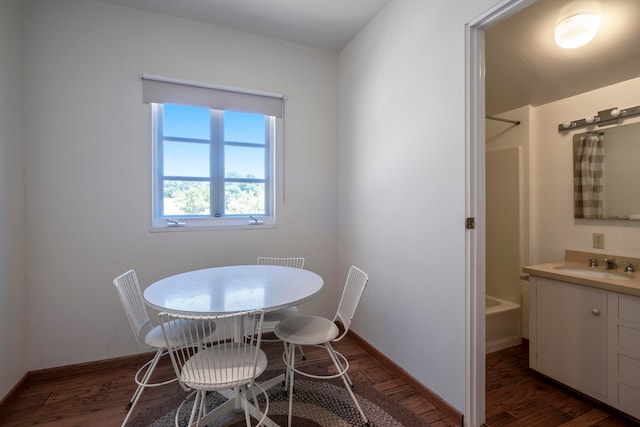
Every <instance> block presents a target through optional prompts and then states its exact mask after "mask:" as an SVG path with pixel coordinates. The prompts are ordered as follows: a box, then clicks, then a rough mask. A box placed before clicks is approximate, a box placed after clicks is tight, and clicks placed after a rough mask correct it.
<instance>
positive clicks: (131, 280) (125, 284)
mask: <svg viewBox="0 0 640 427" xmlns="http://www.w3.org/2000/svg"><path fill="white" fill-rule="evenodd" d="M113 284H114V285H115V286H116V290H117V291H118V296H119V297H120V301H121V302H122V306H123V307H124V310H125V313H126V314H127V319H128V320H129V324H130V325H131V329H132V330H133V335H134V336H135V338H136V340H137V341H138V343H139V344H140V345H142V346H143V347H147V348H155V349H156V354H155V355H154V356H153V358H152V359H151V360H149V361H148V362H147V363H145V364H144V365H142V366H141V367H140V369H138V372H136V375H135V381H136V384H138V388H137V389H136V391H135V393H133V396H131V400H130V401H129V403H128V404H127V411H128V413H127V416H126V417H125V419H124V421H123V422H122V425H123V426H124V425H126V424H127V421H128V420H129V417H130V416H131V414H132V413H134V409H135V406H136V404H137V403H138V400H139V399H140V396H141V395H142V392H143V391H144V389H145V388H149V387H159V386H162V385H165V384H169V383H172V382H174V381H176V380H177V378H172V379H170V380H166V381H161V382H157V383H151V382H149V381H150V379H151V375H152V374H153V371H154V370H155V368H156V365H157V364H158V362H159V361H160V358H161V357H162V356H163V355H165V354H167V347H166V340H165V337H164V336H163V334H162V329H161V328H160V326H159V325H156V326H154V325H153V324H152V323H151V320H150V319H149V315H148V313H147V310H146V306H145V303H144V298H143V296H142V290H141V289H140V284H139V282H138V277H137V275H136V272H135V271H134V270H129V271H127V272H126V273H123V274H121V275H120V276H118V277H116V278H115V279H114V280H113ZM195 326H197V324H195V323H193V322H179V323H176V328H177V329H181V330H183V331H191V330H193V329H194V328H195ZM211 327H212V328H213V329H215V325H211ZM142 372H144V375H143V376H142V379H141V378H140V375H141V374H142Z"/></svg>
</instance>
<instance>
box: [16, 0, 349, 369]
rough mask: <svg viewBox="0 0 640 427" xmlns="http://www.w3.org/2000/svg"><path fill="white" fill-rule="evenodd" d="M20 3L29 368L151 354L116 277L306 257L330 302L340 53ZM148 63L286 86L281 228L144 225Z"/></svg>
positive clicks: (165, 21) (88, 6)
mask: <svg viewBox="0 0 640 427" xmlns="http://www.w3.org/2000/svg"><path fill="white" fill-rule="evenodd" d="M25 3H26V10H25V17H26V19H25V22H26V24H25V25H26V28H25V30H26V31H25V40H26V45H25V88H26V89H25V117H26V118H27V119H26V123H25V124H26V126H25V128H26V130H25V139H26V163H27V181H26V200H27V205H28V211H27V221H28V230H27V234H28V236H27V242H28V247H29V251H28V268H27V280H28V291H29V310H28V315H29V330H28V334H27V335H28V340H29V357H28V366H27V368H28V369H29V370H33V369H39V368H47V367H51V366H60V365H66V364H72V363H76V362H83V361H90V360H98V359H105V358H108V357H115V356H121V355H125V354H131V353H133V352H136V351H141V350H142V349H140V348H139V347H138V346H137V345H136V344H135V341H134V340H133V337H132V334H131V331H130V329H129V325H128V323H127V320H126V318H125V316H124V311H123V309H122V307H121V305H120V301H119V300H118V298H117V296H116V292H115V290H114V288H113V284H112V280H113V278H114V277H115V276H116V275H118V274H119V273H121V272H123V271H125V270H126V269H128V268H135V269H136V270H137V272H138V276H139V278H140V281H141V284H142V285H143V286H146V285H148V284H149V283H151V282H153V281H155V280H157V279H160V278H162V277H164V276H167V275H170V274H174V273H178V272H183V271H186V270H190V269H195V268H202V267H207V266H216V265H225V264H241V263H255V260H256V257H257V256H258V255H275V256H304V257H306V263H305V267H306V268H308V269H310V270H313V271H316V272H317V273H319V274H320V275H322V276H323V277H324V279H325V284H326V285H325V289H324V291H323V293H322V295H321V296H319V297H318V298H315V299H314V300H313V301H310V302H309V303H307V305H306V306H305V308H306V309H307V310H310V311H314V312H319V313H321V314H327V315H328V314H331V313H332V312H333V310H335V305H336V304H337V299H338V297H339V291H340V290H341V287H342V285H343V283H344V282H343V280H344V276H343V275H342V271H339V272H338V271H336V264H337V255H336V251H335V248H336V246H337V225H336V216H337V200H336V193H337V185H338V167H337V164H336V158H337V144H338V140H337V131H338V125H337V117H338V115H337V105H338V55H337V54H335V53H331V52H327V51H322V50H316V49H310V48H305V47H301V46H297V45H293V44H288V43H284V42H279V41H275V40H271V39H266V38H259V37H254V36H250V35H247V34H242V33H237V32H231V31H227V30H223V29H219V28H215V27H212V26H207V25H204V24H198V23H195V22H189V21H186V20H181V19H177V18H170V17H166V16H163V15H159V14H153V13H149V12H143V11H138V10H134V9H129V8H126V7H121V6H115V5H112V4H107V3H102V2H98V1H94V0H29V1H27V2H25ZM143 72H144V73H151V74H158V75H164V76H170V77H177V78H182V79H187V80H195V81H201V82H208V83H215V84H221V85H228V86H235V87H244V88H249V89H256V90H263V91H269V92H283V93H285V94H286V96H287V100H286V118H285V141H286V202H285V203H283V202H282V198H281V197H280V198H279V204H278V221H279V225H280V226H279V228H277V229H265V230H258V231H207V232H180V233H150V232H149V226H150V215H151V214H150V212H151V207H150V188H151V182H150V179H151V172H150V155H151V146H150V144H151V142H150V132H149V131H150V112H149V106H148V105H146V104H143V103H142V91H141V82H140V78H139V75H140V74H141V73H143Z"/></svg>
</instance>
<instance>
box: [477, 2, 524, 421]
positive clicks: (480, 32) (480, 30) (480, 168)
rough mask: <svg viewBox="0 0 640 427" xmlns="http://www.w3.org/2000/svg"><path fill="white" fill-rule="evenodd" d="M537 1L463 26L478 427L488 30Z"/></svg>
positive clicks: (502, 7)
mask: <svg viewBox="0 0 640 427" xmlns="http://www.w3.org/2000/svg"><path fill="white" fill-rule="evenodd" d="M535 1H536V0H502V1H501V2H500V3H498V4H497V5H495V6H493V7H492V8H491V9H489V10H487V11H486V12H484V13H483V14H481V15H480V16H478V17H477V18H475V19H473V20H472V21H470V22H469V23H468V24H467V25H466V26H465V59H466V61H465V81H466V85H465V86H466V88H465V103H466V110H467V114H466V117H465V122H466V125H465V129H466V137H465V140H466V142H465V163H466V164H465V170H466V171H467V176H466V194H465V196H466V203H465V205H466V208H465V214H466V217H467V218H475V229H473V230H469V231H468V232H467V236H466V277H465V280H466V307H465V308H466V313H467V319H466V333H465V340H466V367H467V369H466V372H465V413H464V425H465V426H469V427H478V426H481V425H483V424H484V423H485V421H486V411H485V369H486V366H485V363H486V361H485V349H486V343H485V289H486V284H485V243H486V235H485V232H486V227H485V203H486V189H485V108H484V104H485V64H484V58H485V50H484V32H485V30H486V29H487V28H489V27H490V26H492V25H494V24H496V23H498V22H500V21H502V20H503V19H506V18H507V17H509V16H511V15H513V14H515V13H517V12H519V11H520V10H522V9H524V8H526V7H527V6H529V5H530V4H532V3H534V2H535Z"/></svg>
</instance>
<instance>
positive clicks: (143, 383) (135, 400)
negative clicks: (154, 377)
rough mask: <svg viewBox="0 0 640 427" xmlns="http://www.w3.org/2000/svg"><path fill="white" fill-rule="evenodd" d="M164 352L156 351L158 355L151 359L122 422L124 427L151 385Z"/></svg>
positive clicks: (160, 349)
mask: <svg viewBox="0 0 640 427" xmlns="http://www.w3.org/2000/svg"><path fill="white" fill-rule="evenodd" d="M163 350H164V349H162V348H159V349H158V351H156V354H155V355H154V356H153V359H151V363H150V364H149V367H148V368H147V372H145V374H144V376H143V377H142V380H141V381H140V383H139V384H138V388H137V389H136V391H135V392H134V393H133V396H131V400H130V401H129V403H128V404H127V416H126V417H125V418H124V421H123V422H122V426H123V427H124V426H125V425H126V424H127V421H129V417H130V416H131V414H133V413H134V409H135V407H136V405H137V404H138V400H139V399H140V396H141V395H142V392H143V391H144V389H145V387H146V384H148V383H149V379H150V378H151V374H153V371H154V370H155V369H156V365H157V364H158V362H159V361H160V358H161V357H162V354H163ZM136 375H137V374H136Z"/></svg>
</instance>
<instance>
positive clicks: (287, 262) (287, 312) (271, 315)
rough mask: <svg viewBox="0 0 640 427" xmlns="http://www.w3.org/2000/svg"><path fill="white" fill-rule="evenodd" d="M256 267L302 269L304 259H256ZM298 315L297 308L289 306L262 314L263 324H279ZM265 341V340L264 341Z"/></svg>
mask: <svg viewBox="0 0 640 427" xmlns="http://www.w3.org/2000/svg"><path fill="white" fill-rule="evenodd" d="M258 265H280V266H283V267H293V268H304V258H302V257H297V258H273V257H264V256H261V257H258ZM297 313H298V307H296V306H291V307H287V308H283V309H281V310H276V311H270V312H267V313H265V314H264V321H265V322H280V321H281V320H284V319H287V318H289V317H291V316H293V315H294V314H297ZM265 341H266V340H265Z"/></svg>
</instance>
